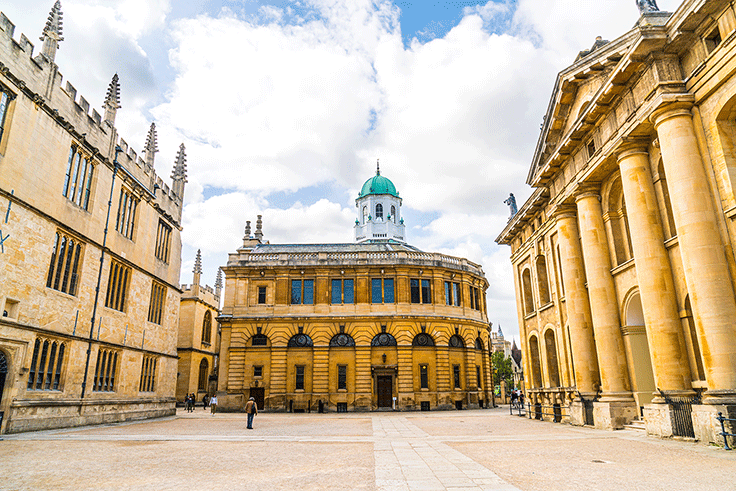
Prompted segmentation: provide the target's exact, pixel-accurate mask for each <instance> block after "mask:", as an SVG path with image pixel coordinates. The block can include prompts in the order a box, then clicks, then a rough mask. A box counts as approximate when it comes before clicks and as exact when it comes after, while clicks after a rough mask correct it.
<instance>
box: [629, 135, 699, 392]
mask: <svg viewBox="0 0 736 491" xmlns="http://www.w3.org/2000/svg"><path fill="white" fill-rule="evenodd" d="M618 164H619V167H620V169H621V185H622V187H623V191H624V198H625V199H626V208H627V210H628V220H629V229H630V233H631V245H632V247H633V249H634V258H635V260H636V275H637V278H638V280H639V295H640V296H641V306H642V310H643V311H644V322H645V324H646V329H647V339H648V341H649V350H650V352H651V355H652V368H653V369H654V380H655V382H656V384H657V388H659V389H662V390H664V391H666V392H673V393H674V395H687V396H692V395H694V393H693V391H692V384H691V381H690V369H689V366H688V364H687V363H685V362H684V361H685V360H686V359H687V352H686V351H685V344H684V342H685V340H684V338H683V334H682V324H681V323H680V316H679V313H678V309H677V297H676V292H675V283H674V280H673V279H672V267H671V265H670V259H669V256H668V254H667V249H665V247H664V233H663V231H662V224H661V222H660V214H659V206H658V202H657V196H656V194H655V192H654V184H653V183H652V174H651V172H650V170H649V154H648V153H647V151H646V148H645V147H638V148H637V147H634V148H631V149H628V150H625V151H624V152H623V153H621V154H620V155H619V156H618ZM655 402H664V401H660V400H658V399H655Z"/></svg>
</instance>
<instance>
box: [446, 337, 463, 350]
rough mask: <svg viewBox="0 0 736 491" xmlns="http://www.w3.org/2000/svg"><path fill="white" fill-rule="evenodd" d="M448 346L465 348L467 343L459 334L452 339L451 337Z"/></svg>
mask: <svg viewBox="0 0 736 491" xmlns="http://www.w3.org/2000/svg"><path fill="white" fill-rule="evenodd" d="M448 346H449V347H450V348H464V347H465V341H464V340H463V338H461V337H460V336H458V335H457V334H453V335H452V337H450V342H449V343H448Z"/></svg>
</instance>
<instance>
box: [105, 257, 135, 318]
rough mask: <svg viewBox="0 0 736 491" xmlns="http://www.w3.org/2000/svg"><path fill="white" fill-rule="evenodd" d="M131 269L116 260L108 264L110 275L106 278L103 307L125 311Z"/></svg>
mask: <svg viewBox="0 0 736 491" xmlns="http://www.w3.org/2000/svg"><path fill="white" fill-rule="evenodd" d="M131 276H132V271H131V269H130V268H129V267H127V266H123V265H122V264H121V263H119V262H117V261H112V263H111V264H110V277H109V278H108V279H107V296H106V297H105V307H108V308H111V309H115V310H119V311H120V312H123V311H125V300H126V297H127V295H128V285H129V283H130V277H131Z"/></svg>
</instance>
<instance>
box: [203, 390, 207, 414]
mask: <svg viewBox="0 0 736 491" xmlns="http://www.w3.org/2000/svg"><path fill="white" fill-rule="evenodd" d="M207 403H208V399H207V394H205V395H203V396H202V407H203V409H204V410H205V411H206V410H207Z"/></svg>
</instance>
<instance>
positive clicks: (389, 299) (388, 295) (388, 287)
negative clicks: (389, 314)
mask: <svg viewBox="0 0 736 491" xmlns="http://www.w3.org/2000/svg"><path fill="white" fill-rule="evenodd" d="M383 303H394V279H393V278H386V279H385V280H383Z"/></svg>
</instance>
